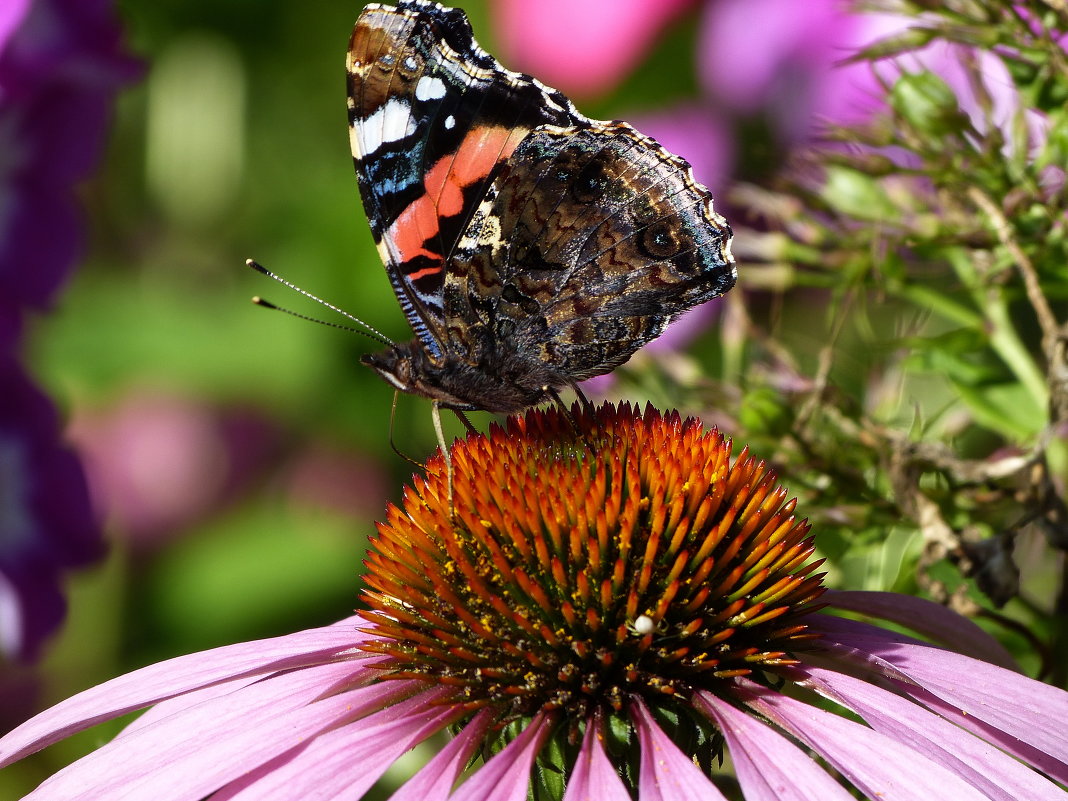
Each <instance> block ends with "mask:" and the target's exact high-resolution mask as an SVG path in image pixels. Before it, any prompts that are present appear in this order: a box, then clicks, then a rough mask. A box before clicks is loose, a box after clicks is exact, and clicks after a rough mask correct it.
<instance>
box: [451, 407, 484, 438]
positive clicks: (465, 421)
mask: <svg viewBox="0 0 1068 801" xmlns="http://www.w3.org/2000/svg"><path fill="white" fill-rule="evenodd" d="M452 413H453V414H455V415H456V416H457V417H459V418H460V422H461V423H463V424H464V428H466V429H467V433H468V434H477V433H478V429H477V428H475V427H474V425H472V424H471V421H470V420H468V419H467V415H466V414H464V413H463V412H461V411H460V410H459V409H453V410H452Z"/></svg>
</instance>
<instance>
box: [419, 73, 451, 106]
mask: <svg viewBox="0 0 1068 801" xmlns="http://www.w3.org/2000/svg"><path fill="white" fill-rule="evenodd" d="M440 97H445V82H444V81H443V80H441V78H432V77H430V76H429V75H424V76H423V77H422V78H420V79H419V82H418V83H417V84H416V85H415V99H416V100H424V101H425V100H437V99H438V98H440Z"/></svg>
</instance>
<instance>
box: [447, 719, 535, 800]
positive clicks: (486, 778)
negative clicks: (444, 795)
mask: <svg viewBox="0 0 1068 801" xmlns="http://www.w3.org/2000/svg"><path fill="white" fill-rule="evenodd" d="M551 728H552V726H551V724H550V723H549V722H548V718H546V717H545V716H544V715H541V714H538V715H536V716H535V717H534V719H533V720H532V721H531V722H530V725H528V726H527V727H526V728H525V729H523V731H522V732H521V733H520V735H519V736H518V737H516V738H515V739H514V740H512V742H510V743H508V745H506V746H505V747H504V749H503V750H501V751H500V752H499V753H497V754H496V755H494V757H493V758H492V759H490V761H489V762H487V763H486V764H485V765H483V766H482V767H481V768H479V769H478V770H477V771H476V772H475V774H474V775H473V776H472V777H471V778H470V779H468V780H467V781H465V782H464V783H463V784H461V785H460V789H458V790H457V791H456V792H455V793H453V794H452V795H451V796H450V797H449V801H526V797H527V788H528V787H529V786H530V768H531V766H532V765H533V764H534V757H536V756H537V755H538V751H540V750H541V746H542V743H544V742H545V738H546V737H548V736H549V731H550V729H551Z"/></svg>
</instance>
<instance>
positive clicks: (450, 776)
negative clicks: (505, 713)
mask: <svg viewBox="0 0 1068 801" xmlns="http://www.w3.org/2000/svg"><path fill="white" fill-rule="evenodd" d="M491 721H492V715H491V714H490V712H489V710H483V711H482V712H480V713H478V714H477V715H476V716H475V717H474V718H473V719H472V720H471V722H470V723H468V724H467V725H466V726H464V728H463V731H461V732H460V733H459V734H458V735H456V737H454V738H453V739H451V740H450V741H449V742H448V743H447V744H446V745H445V747H444V748H442V749H441V750H440V751H438V753H437V754H435V755H434V758H433V759H431V760H430V761H429V762H427V763H426V764H425V765H424V766H423V767H422V769H421V770H420V771H419V772H418V773H417V774H415V775H414V776H412V778H410V779H409V780H408V781H406V782H405V783H404V784H403V785H402V786H401V788H400V789H399V790H397V792H395V793H394V794H393V795H391V796H390V797H389V801H445V799H447V798H448V797H449V794H450V793H451V792H452V788H453V786H454V785H455V784H456V780H457V779H458V778H459V777H460V774H461V773H462V772H463V770H464V768H466V767H467V764H468V761H469V760H470V759H471V757H472V756H474V754H475V751H476V750H478V747H479V746H480V745H481V744H482V737H483V735H485V733H486V729H487V728H488V727H489V724H490V723H491Z"/></svg>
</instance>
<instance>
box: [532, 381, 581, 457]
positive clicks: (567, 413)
mask: <svg viewBox="0 0 1068 801" xmlns="http://www.w3.org/2000/svg"><path fill="white" fill-rule="evenodd" d="M542 390H543V391H544V392H545V394H547V395H548V396H549V397H550V398H552V399H553V403H555V404H556V407H557V408H558V409H559V410H560V412H561V413H562V414H563V415H564V418H565V419H566V420H567V422H568V424H570V426H571V430H572V431H573V432H574V434H575V436H576V437H578V438H579V439H580V440H582V442H583V443H584V444H585V445H586V446H587V447H588V448H593V443H592V442H590V440H589V438H588V437H587V436H586V434H585V433H583V430H582V426H580V425H579V421H578V420H577V419H576V418H575V415H574V413H573V412H572V410H571V408H569V407H568V405H567V404H566V403H564V399H563V398H561V397H560V393H559V392H557V391H556V390H555V389H553V388H552V387H542ZM583 400H586V398H585V397H583ZM586 403H589V401H588V400H586ZM581 411H583V412H584V411H585V408H583V409H582V410H581Z"/></svg>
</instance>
